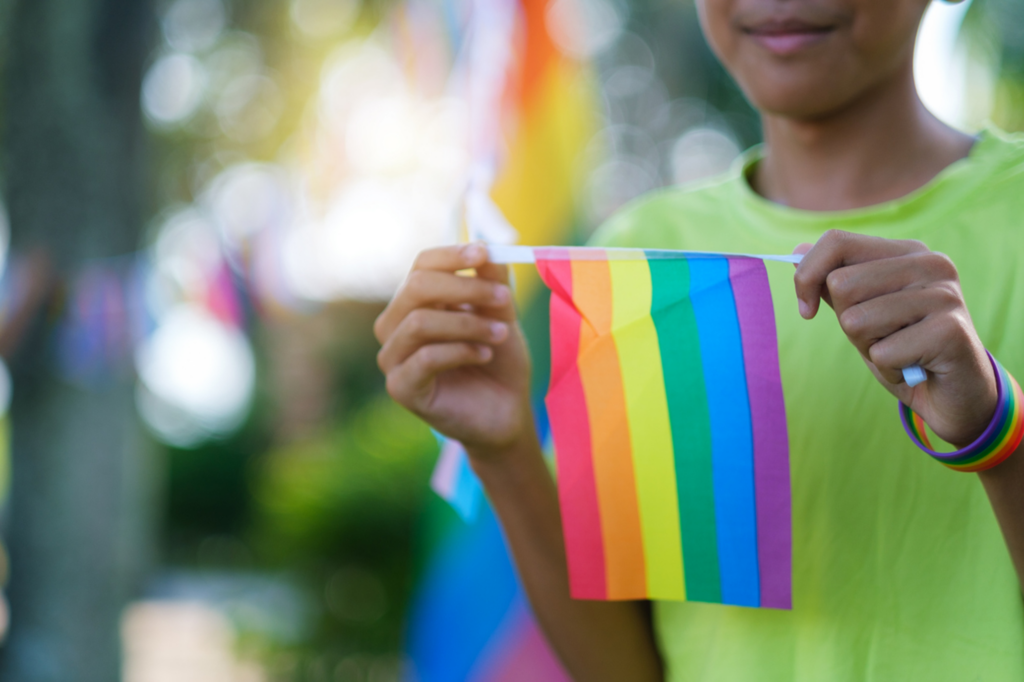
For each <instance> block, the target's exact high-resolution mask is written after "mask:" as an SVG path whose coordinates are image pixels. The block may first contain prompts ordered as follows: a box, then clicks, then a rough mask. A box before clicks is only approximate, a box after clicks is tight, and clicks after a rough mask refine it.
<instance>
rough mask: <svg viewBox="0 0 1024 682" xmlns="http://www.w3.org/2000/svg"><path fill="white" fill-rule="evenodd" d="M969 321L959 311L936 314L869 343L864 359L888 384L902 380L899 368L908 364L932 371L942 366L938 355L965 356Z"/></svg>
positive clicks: (946, 356)
mask: <svg viewBox="0 0 1024 682" xmlns="http://www.w3.org/2000/svg"><path fill="white" fill-rule="evenodd" d="M972 338H974V337H973V336H972V334H971V321H970V319H969V318H968V317H967V316H966V315H963V314H949V315H936V316H933V317H927V318H925V319H923V320H921V321H920V322H919V323H917V324H914V325H911V326H909V327H906V328H905V329H901V330H899V331H897V332H895V333H894V334H890V335H889V336H887V337H885V338H884V339H882V340H881V341H878V342H877V343H875V344H873V345H872V346H871V348H870V349H869V350H868V353H867V359H868V360H870V361H871V363H872V364H873V365H874V366H875V367H876V368H877V369H878V371H879V372H880V373H881V374H882V375H883V377H884V378H885V379H886V381H888V382H889V383H892V384H898V383H900V382H901V381H903V375H902V371H901V370H902V369H903V368H904V367H909V366H910V365H914V364H919V365H922V366H925V365H927V366H928V367H929V369H931V370H932V371H936V370H939V371H941V370H942V367H941V366H939V365H937V364H936V360H937V359H939V358H950V359H955V358H957V357H962V356H963V357H965V356H966V355H967V353H965V352H963V351H964V349H966V348H967V347H968V346H969V344H970V342H971V339H972Z"/></svg>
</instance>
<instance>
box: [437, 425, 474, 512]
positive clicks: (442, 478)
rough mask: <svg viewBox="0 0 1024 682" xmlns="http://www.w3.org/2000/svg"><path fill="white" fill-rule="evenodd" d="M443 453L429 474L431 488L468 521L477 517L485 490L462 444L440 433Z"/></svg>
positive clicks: (439, 455)
mask: <svg viewBox="0 0 1024 682" xmlns="http://www.w3.org/2000/svg"><path fill="white" fill-rule="evenodd" d="M439 440H440V443H441V452H440V453H439V454H438V456H437V465H436V466H435V467H434V473H433V474H432V475H431V477H430V487H431V488H432V489H433V490H434V492H436V493H437V494H438V495H440V496H441V498H442V499H444V500H446V501H447V502H448V503H449V504H450V505H451V506H452V508H453V509H454V510H455V511H456V512H457V513H458V515H459V516H460V517H462V519H463V520H464V521H466V522H470V521H472V520H473V519H474V518H476V513H477V511H478V510H479V509H480V502H481V501H482V500H483V497H484V489H483V486H482V485H481V483H480V479H478V478H477V477H476V474H474V473H473V470H472V469H471V468H470V466H469V457H468V455H466V449H465V448H463V447H462V443H460V442H459V441H457V440H452V439H451V438H445V437H443V436H440V438H439Z"/></svg>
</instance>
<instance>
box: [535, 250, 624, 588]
mask: <svg viewBox="0 0 1024 682" xmlns="http://www.w3.org/2000/svg"><path fill="white" fill-rule="evenodd" d="M537 269H538V270H539V272H540V276H541V278H542V279H543V280H544V283H545V284H547V285H548V287H549V288H550V289H551V292H552V293H551V386H550V389H549V391H548V395H547V399H546V403H547V407H548V414H549V415H550V419H551V428H552V435H553V436H554V441H555V454H556V463H557V466H558V494H559V498H560V500H561V508H562V528H563V533H564V534H565V550H566V560H567V562H568V566H569V586H570V591H571V593H572V596H573V597H575V598H577V599H607V598H608V590H607V583H606V579H605V556H604V542H603V540H602V534H601V521H600V519H601V515H600V512H599V509H598V501H597V484H596V480H595V478H594V463H593V459H592V456H591V447H590V421H589V416H588V414H587V404H586V397H585V395H584V393H583V381H582V379H581V378H580V372H579V368H578V366H577V364H576V358H577V355H578V353H579V345H580V326H581V325H582V323H583V320H582V318H581V317H580V314H579V311H577V310H576V308H575V307H573V305H572V303H571V301H572V264H571V262H570V261H569V260H539V261H538V262H537Z"/></svg>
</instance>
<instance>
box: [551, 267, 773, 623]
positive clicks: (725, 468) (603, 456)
mask: <svg viewBox="0 0 1024 682" xmlns="http://www.w3.org/2000/svg"><path fill="white" fill-rule="evenodd" d="M534 258H535V260H536V263H537V267H538V269H539V271H540V274H541V277H542V278H543V280H544V282H545V283H546V284H547V285H548V286H549V287H550V288H551V290H552V297H551V354H552V371H551V387H550V391H549V393H548V398H547V405H548V410H549V415H550V418H551V425H552V430H553V433H554V440H555V449H556V453H557V463H558V484H559V496H560V502H561V507H562V519H563V524H564V533H565V540H566V551H567V555H568V557H567V558H568V564H569V578H570V584H571V589H572V594H573V596H574V597H577V598H584V599H677V600H683V599H687V600H691V601H703V602H715V603H724V604H734V605H739V606H753V607H758V606H762V607H770V608H782V609H788V608H791V601H792V598H791V563H790V561H791V560H790V555H791V528H790V525H791V524H790V490H789V444H788V436H787V432H786V413H785V403H784V401H783V395H782V380H781V376H780V373H779V364H778V347H777V341H776V332H775V315H774V310H773V308H772V299H771V290H770V289H769V287H768V276H767V272H766V270H765V266H764V262H763V260H761V259H760V258H757V257H747V256H740V257H723V256H722V255H706V254H686V253H682V252H678V251H642V250H638V249H607V250H606V249H594V248H581V249H560V248H551V249H537V250H535V252H534ZM781 259H782V260H787V259H788V258H787V257H782V258H781Z"/></svg>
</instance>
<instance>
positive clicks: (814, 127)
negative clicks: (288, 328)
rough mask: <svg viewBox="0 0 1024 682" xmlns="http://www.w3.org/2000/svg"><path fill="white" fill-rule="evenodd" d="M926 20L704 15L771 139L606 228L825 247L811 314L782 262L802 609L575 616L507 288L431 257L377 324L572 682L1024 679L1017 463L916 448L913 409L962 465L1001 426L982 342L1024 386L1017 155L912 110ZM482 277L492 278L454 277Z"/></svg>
mask: <svg viewBox="0 0 1024 682" xmlns="http://www.w3.org/2000/svg"><path fill="white" fill-rule="evenodd" d="M927 4H928V0H703V1H702V2H699V3H698V5H699V9H700V16H701V20H702V25H703V28H704V31H705V33H706V35H707V38H708V40H709V42H710V43H711V45H712V47H713V49H714V50H715V52H716V54H717V55H718V57H719V58H720V59H721V60H722V62H723V63H724V64H725V66H726V67H727V68H728V69H729V71H730V72H731V74H732V75H733V77H734V78H735V79H736V80H737V81H738V82H739V84H740V86H741V87H742V88H743V90H744V92H745V93H746V95H747V97H748V98H749V99H750V100H751V101H752V102H753V103H754V105H755V106H756V107H757V108H758V109H759V110H760V112H761V114H762V119H763V125H764V134H765V140H766V144H765V146H764V147H763V148H760V149H755V150H752V151H751V152H748V154H747V155H746V156H745V157H744V158H743V159H742V163H740V164H737V166H736V168H735V169H734V171H733V172H731V173H729V174H727V175H726V176H724V177H721V178H717V179H715V180H713V181H711V182H708V183H706V184H704V185H702V186H700V187H694V188H689V189H668V190H664V191H661V192H658V193H655V194H653V195H651V196H648V197H646V198H644V199H642V200H640V201H638V202H635V203H634V204H633V205H631V206H629V207H627V208H626V209H625V210H623V211H622V212H620V214H619V215H618V216H616V217H614V218H613V219H612V220H611V222H610V223H609V224H607V225H605V226H604V227H603V228H602V229H601V230H600V231H599V233H598V235H597V236H596V239H595V241H596V243H599V244H603V245H614V246H633V247H644V248H669V249H692V250H706V251H730V252H745V253H783V252H787V251H790V250H792V248H793V246H794V245H797V244H801V243H802V242H815V244H814V246H813V248H812V247H811V246H810V245H809V244H803V245H801V246H800V247H798V250H799V251H801V252H805V253H806V256H805V258H804V260H803V262H802V264H801V265H800V266H799V267H798V268H797V270H796V276H795V284H796V294H797V296H796V299H797V300H796V301H794V300H793V295H792V293H791V292H792V288H791V287H792V286H793V283H792V280H791V279H790V278H791V277H792V273H791V272H787V271H786V269H785V268H784V267H782V266H771V267H769V271H770V276H771V280H772V281H771V284H772V289H773V292H774V299H775V304H776V318H777V324H778V330H779V348H780V361H781V367H782V376H783V382H784V385H785V390H786V396H787V406H786V407H787V411H788V422H789V434H790V444H791V460H792V486H793V542H794V546H793V567H794V572H793V589H794V607H793V610H792V611H778V610H770V609H748V608H738V607H729V606H722V605H712V604H700V603H691V602H656V603H654V604H653V605H651V606H648V605H647V604H645V603H637V602H595V601H582V600H573V599H570V597H569V590H568V579H567V574H566V564H565V551H564V547H563V542H562V535H561V527H560V523H559V510H558V503H557V497H556V491H555V487H554V484H553V482H552V480H551V477H550V475H549V473H548V471H547V469H546V468H545V465H544V462H543V459H542V456H541V451H540V446H539V445H538V442H537V437H536V435H535V433H534V430H533V426H532V423H531V418H530V410H529V404H528V400H527V390H528V386H529V373H530V366H529V358H528V355H527V352H526V348H525V345H524V343H523V339H522V335H521V334H520V331H519V328H518V326H517V324H516V317H515V311H514V309H513V305H512V296H511V294H510V291H509V288H508V275H507V272H506V271H505V269H504V268H503V267H499V266H497V265H494V264H490V263H487V262H486V252H485V250H484V249H483V248H482V247H480V246H476V245H472V246H461V247H447V248H440V249H433V250H430V251H426V252H424V253H422V254H421V255H420V257H419V258H418V260H417V262H416V264H415V266H414V268H413V271H412V272H411V274H410V275H409V278H408V280H407V282H406V283H405V285H404V286H403V288H402V290H401V291H400V292H399V293H398V295H397V296H396V297H395V299H394V301H392V303H391V304H390V306H389V307H388V308H387V310H386V311H385V312H384V313H383V314H382V315H381V316H380V318H379V319H378V320H377V324H376V333H377V336H378V338H379V339H380V341H381V343H382V344H383V348H382V349H381V351H380V355H379V363H380V366H381V368H382V370H383V371H384V372H385V373H386V375H387V386H388V390H389V392H390V393H391V395H392V396H393V397H394V398H395V399H396V400H397V401H399V402H400V403H402V404H403V405H405V406H406V407H408V408H409V409H410V410H412V411H413V412H415V413H416V414H418V415H420V416H421V417H422V418H423V419H425V420H426V421H427V422H429V423H430V424H431V425H433V426H434V427H435V428H436V429H438V430H439V431H441V432H443V433H445V434H446V435H448V436H451V437H453V438H457V439H458V440H460V441H462V443H464V444H465V446H466V448H467V450H468V452H469V454H470V457H471V460H472V463H473V467H474V469H475V471H476V472H477V474H478V475H479V476H480V479H481V480H482V481H483V483H484V485H485V486H486V488H487V492H488V495H489V497H490V500H491V502H492V504H493V506H494V508H495V510H496V512H497V514H498V515H499V517H500V518H501V521H502V523H503V526H504V529H505V532H506V535H507V538H508V541H509V543H510V546H511V548H512V551H513V554H514V556H515V559H516V562H517V565H518V568H519V571H520V575H521V577H522V580H523V583H524V585H525V586H526V589H527V591H528V592H529V594H530V597H531V600H532V604H533V608H534V611H535V612H536V615H537V617H538V619H539V621H540V622H541V624H542V625H543V627H544V629H545V631H546V632H547V634H548V636H549V638H550V640H551V642H552V644H553V646H554V647H555V649H556V650H557V652H558V653H559V655H560V656H561V658H562V660H563V662H564V663H565V666H566V668H567V669H568V670H569V671H570V673H571V674H572V676H573V677H574V679H576V680H580V681H581V682H583V681H589V680H615V681H624V680H630V681H641V680H661V679H669V680H728V681H730V682H735V681H747V680H772V681H774V680H780V681H781V680H786V681H790V680H796V681H801V682H822V681H836V680H851V681H852V680H858V681H859V680H875V681H890V680H899V681H902V680H957V681H959V680H984V681H985V682H999V681H1003V680H1006V681H1009V680H1024V608H1022V599H1021V592H1020V582H1019V578H1018V576H1019V575H1020V574H1021V573H1022V572H1024V459H1022V456H1020V455H1016V456H1014V455H1011V456H1009V458H1008V459H1006V460H1005V461H1004V462H1003V463H1001V464H999V465H998V466H995V467H994V468H990V469H988V470H986V471H983V472H981V473H980V474H974V473H962V472H958V471H953V470H951V469H949V468H946V467H944V466H942V465H941V464H940V463H938V462H936V461H934V460H933V459H931V458H930V457H928V456H927V455H925V454H924V453H922V452H920V451H919V450H918V449H916V448H915V446H914V445H913V444H912V442H911V441H910V440H909V439H908V438H907V436H906V435H905V433H904V430H903V428H902V427H901V424H900V420H899V417H898V413H897V409H896V407H897V403H896V398H898V399H900V400H902V401H903V402H904V403H906V404H907V405H909V406H910V407H911V408H912V409H913V410H914V411H915V412H917V413H918V414H919V415H921V417H922V418H923V419H924V420H925V421H926V422H927V423H928V425H929V426H930V427H931V429H932V430H933V431H934V433H935V434H936V435H938V436H939V437H940V438H942V439H944V440H946V441H947V442H949V443H951V444H953V445H955V446H957V447H958V448H959V447H963V446H966V445H969V444H971V443H972V442H973V441H974V440H975V439H976V438H978V437H979V435H980V434H982V432H984V431H985V430H986V427H987V426H988V425H989V423H990V422H991V421H992V420H993V419H994V418H996V417H995V416H994V415H998V414H999V413H997V409H996V408H997V402H998V392H997V383H996V374H995V372H994V366H993V365H992V364H991V363H990V362H989V360H988V356H987V355H986V348H987V349H988V350H989V351H991V352H992V354H993V355H994V356H995V358H997V359H998V360H999V361H1000V362H1001V363H1003V364H1004V366H1005V367H1006V368H1007V369H1008V370H1009V371H1010V372H1011V373H1014V372H1018V373H1021V374H1020V376H1022V377H1024V315H1021V314H1020V313H1021V311H1022V310H1024V278H1021V277H1017V276H1016V268H1017V264H1018V263H1019V262H1020V261H1021V258H1022V257H1024V239H1022V238H1021V237H1019V236H1018V234H1019V233H1020V230H1021V229H1024V222H1022V223H1021V224H1018V223H1019V222H1020V221H1024V140H1021V139H1020V138H1008V137H1006V136H1004V135H1002V134H1001V133H999V132H997V131H988V132H985V133H983V134H982V135H980V136H979V137H977V138H972V137H969V136H967V135H964V134H962V133H960V132H957V131H955V130H953V129H951V128H949V127H947V126H945V125H943V124H942V123H940V122H939V121H938V120H936V119H935V118H933V117H932V116H931V115H930V114H929V113H928V112H927V111H926V110H925V109H924V107H923V106H922V105H921V102H920V100H919V99H918V97H917V93H916V90H915V87H914V82H913V69H912V58H913V51H914V49H913V48H914V39H915V36H916V32H917V28H918V24H919V22H920V20H921V16H922V14H923V13H924V10H925V8H926V6H927ZM943 254H945V255H943ZM465 268H476V273H477V276H476V277H475V278H468V277H459V276H456V275H455V272H456V271H457V270H462V269H465ZM961 282H962V284H963V287H962V289H961ZM821 300H824V301H825V302H826V303H827V304H828V305H830V306H831V307H832V308H833V309H834V311H835V314H834V315H833V314H828V315H825V314H819V313H820V312H821V311H819V302H820V301H821ZM802 318H806V319H802ZM844 333H845V338H844ZM858 351H859V353H858ZM858 355H859V357H858ZM912 364H919V365H921V366H922V367H923V368H924V369H925V370H927V373H928V379H927V381H926V382H925V383H923V384H920V385H918V386H916V387H914V388H910V387H908V386H907V384H905V383H903V379H902V375H901V372H900V370H901V368H903V367H906V366H908V365H912ZM864 365H867V368H865V367H864ZM879 384H881V386H879ZM1009 450H1012V448H1009V449H1008V450H1007V451H1009ZM1015 566H1016V572H1015V569H1014V567H1015Z"/></svg>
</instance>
